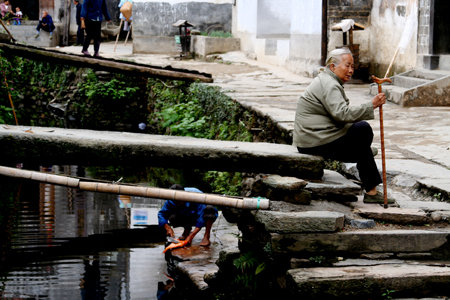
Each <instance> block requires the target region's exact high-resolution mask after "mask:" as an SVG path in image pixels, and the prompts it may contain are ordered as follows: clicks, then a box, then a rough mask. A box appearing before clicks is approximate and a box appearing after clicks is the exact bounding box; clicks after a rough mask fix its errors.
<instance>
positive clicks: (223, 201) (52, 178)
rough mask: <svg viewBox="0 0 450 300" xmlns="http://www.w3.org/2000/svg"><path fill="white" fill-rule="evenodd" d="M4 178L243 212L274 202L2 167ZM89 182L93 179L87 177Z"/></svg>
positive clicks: (0, 170) (0, 169)
mask: <svg viewBox="0 0 450 300" xmlns="http://www.w3.org/2000/svg"><path fill="white" fill-rule="evenodd" d="M0 175H4V176H9V177H16V178H23V179H30V180H35V181H40V182H46V183H50V184H57V185H62V186H68V187H72V188H77V189H80V190H84V191H91V192H100V193H110V194H119V195H130V196H140V197H148V198H158V199H166V200H174V201H183V202H195V203H201V204H206V205H208V204H209V205H218V206H228V207H235V208H240V209H252V210H255V209H256V210H259V209H264V210H265V209H269V206H270V201H269V200H268V199H260V198H257V199H255V198H238V197H232V196H229V197H227V196H219V195H213V194H206V193H193V192H185V191H178V190H171V189H162V188H156V187H148V186H133V185H126V184H117V183H102V182H92V181H82V180H80V179H77V178H72V177H68V176H64V175H55V174H48V173H44V172H36V171H28V170H21V169H16V168H9V167H3V166H0ZM85 179H86V180H90V179H88V178H85Z"/></svg>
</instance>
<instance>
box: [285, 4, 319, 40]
mask: <svg viewBox="0 0 450 300" xmlns="http://www.w3.org/2000/svg"><path fill="white" fill-rule="evenodd" d="M291 33H293V34H321V33H322V2H321V1H317V0H316V1H311V0H295V1H293V2H292V14H291Z"/></svg>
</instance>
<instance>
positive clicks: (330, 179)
mask: <svg viewBox="0 0 450 300" xmlns="http://www.w3.org/2000/svg"><path fill="white" fill-rule="evenodd" d="M307 182H308V185H307V186H306V187H305V190H306V191H308V192H310V193H311V194H312V198H313V199H314V200H318V199H323V200H329V201H335V202H355V201H358V198H357V196H358V195H359V194H360V193H361V187H360V186H359V185H357V184H355V183H354V182H352V181H350V180H348V179H346V178H345V177H344V176H342V175H341V174H339V173H338V172H335V171H330V170H324V175H323V177H322V180H321V181H307Z"/></svg>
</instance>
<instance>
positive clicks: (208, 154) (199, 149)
mask: <svg viewBox="0 0 450 300" xmlns="http://www.w3.org/2000/svg"><path fill="white" fill-rule="evenodd" d="M28 129H30V127H23V126H0V147H1V148H2V149H3V152H2V153H3V155H2V157H1V158H0V163H2V164H4V165H6V166H9V165H11V164H13V163H22V162H24V163H26V162H30V163H31V162H33V163H34V162H36V161H40V163H42V164H45V163H50V164H82V165H96V166H97V165H119V164H122V165H123V164H126V165H141V166H142V165H148V166H155V167H156V166H161V167H165V168H179V169H181V168H194V169H204V170H217V171H240V172H252V173H272V174H281V175H287V176H295V177H299V178H320V177H321V176H322V172H323V167H324V163H323V159H322V158H321V157H318V156H311V155H302V154H299V153H298V152H297V150H296V149H295V148H294V147H292V146H290V145H281V144H272V143H246V142H231V141H217V140H207V139H196V138H190V137H177V136H160V135H150V134H137V133H126V132H112V131H94V130H79V129H62V128H46V127H32V128H31V130H30V131H31V132H30V131H28V132H26V131H27V130H28Z"/></svg>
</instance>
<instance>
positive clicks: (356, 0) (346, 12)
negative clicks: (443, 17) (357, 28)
mask: <svg viewBox="0 0 450 300" xmlns="http://www.w3.org/2000/svg"><path fill="white" fill-rule="evenodd" d="M428 1H429V0H428ZM372 2H373V1H372V0H328V26H330V27H331V26H333V25H334V24H336V23H339V22H340V21H341V20H343V19H353V20H354V21H355V22H356V23H360V24H362V25H367V24H368V23H369V16H370V12H371V10H372Z"/></svg>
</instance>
